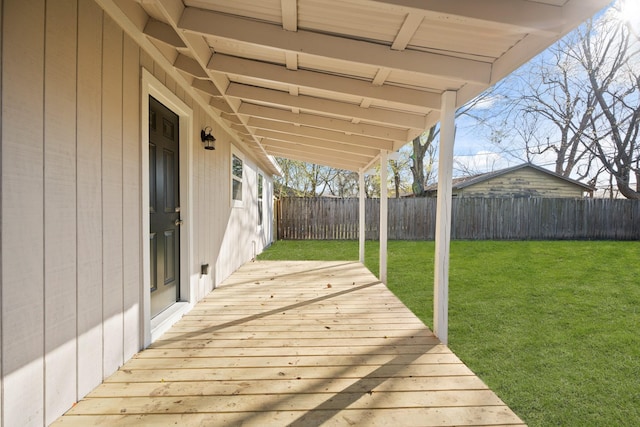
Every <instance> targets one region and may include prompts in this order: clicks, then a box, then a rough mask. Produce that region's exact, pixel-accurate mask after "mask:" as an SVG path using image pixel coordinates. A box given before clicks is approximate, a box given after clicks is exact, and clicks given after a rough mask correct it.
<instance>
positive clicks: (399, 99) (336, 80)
mask: <svg viewBox="0 0 640 427" xmlns="http://www.w3.org/2000/svg"><path fill="white" fill-rule="evenodd" d="M207 68H208V69H209V70H211V71H216V72H221V73H225V74H233V75H236V76H244V77H250V78H254V79H258V80H261V81H265V82H276V83H284V84H288V85H294V86H299V87H303V88H309V89H318V90H323V91H327V92H338V93H343V94H347V95H353V96H359V97H362V98H371V99H374V100H377V101H382V102H392V103H395V104H406V105H411V106H414V107H424V108H429V109H432V110H434V109H439V108H440V95H438V94H436V93H433V92H425V91H422V90H415V89H407V88H402V87H396V86H375V85H373V84H371V83H369V82H367V81H364V80H356V79H352V78H348V77H342V76H335V75H330V74H326V73H319V72H315V71H307V70H297V71H291V70H287V69H286V68H284V67H282V66H279V65H275V64H268V63H266V62H260V61H253V60H250V59H243V58H238V57H234V56H228V55H220V54H214V55H212V56H211V60H210V61H209V64H208V65H207Z"/></svg>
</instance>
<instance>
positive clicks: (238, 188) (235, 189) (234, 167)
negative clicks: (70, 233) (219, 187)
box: [231, 154, 243, 206]
mask: <svg viewBox="0 0 640 427" xmlns="http://www.w3.org/2000/svg"><path fill="white" fill-rule="evenodd" d="M242 167H243V165H242V159H241V158H240V157H238V156H236V155H235V154H233V155H232V157H231V201H232V203H233V205H234V206H241V205H242Z"/></svg>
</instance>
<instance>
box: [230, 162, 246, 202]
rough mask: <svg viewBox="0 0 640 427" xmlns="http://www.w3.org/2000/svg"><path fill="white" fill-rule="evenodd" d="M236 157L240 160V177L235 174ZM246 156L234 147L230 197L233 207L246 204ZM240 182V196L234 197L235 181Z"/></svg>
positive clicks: (231, 163) (231, 164)
mask: <svg viewBox="0 0 640 427" xmlns="http://www.w3.org/2000/svg"><path fill="white" fill-rule="evenodd" d="M235 159H238V161H240V175H241V176H240V177H238V176H237V175H236V174H235V170H234V169H235V168H234V163H235ZM244 163H245V161H244V156H242V155H241V154H240V153H239V152H238V151H237V150H235V149H232V150H231V155H230V157H229V199H230V201H231V207H233V208H241V207H243V206H244V186H245V175H246V173H245V167H244ZM236 182H237V183H239V184H240V198H239V199H236V198H234V191H233V188H234V183H236Z"/></svg>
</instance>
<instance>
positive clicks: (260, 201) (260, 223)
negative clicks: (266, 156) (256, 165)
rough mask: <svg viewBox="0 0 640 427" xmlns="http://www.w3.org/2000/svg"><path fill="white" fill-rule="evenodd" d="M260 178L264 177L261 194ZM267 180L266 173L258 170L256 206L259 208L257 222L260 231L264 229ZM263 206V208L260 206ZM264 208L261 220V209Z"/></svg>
mask: <svg viewBox="0 0 640 427" xmlns="http://www.w3.org/2000/svg"><path fill="white" fill-rule="evenodd" d="M260 177H262V193H259V189H260ZM266 183H267V180H266V179H265V177H264V173H263V172H262V171H261V170H260V169H258V171H257V173H256V196H257V197H256V206H257V214H258V217H257V218H256V222H257V224H258V231H260V230H262V228H263V227H264V198H265V197H264V194H265V193H266V188H265V184H266ZM260 204H262V206H260ZM261 207H262V218H260V211H261V210H260V208H261Z"/></svg>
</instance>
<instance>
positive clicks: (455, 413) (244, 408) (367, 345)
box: [54, 261, 524, 427]
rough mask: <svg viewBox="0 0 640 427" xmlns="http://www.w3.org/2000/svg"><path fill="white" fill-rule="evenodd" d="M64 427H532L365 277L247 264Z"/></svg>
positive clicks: (336, 266)
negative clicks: (450, 426)
mask: <svg viewBox="0 0 640 427" xmlns="http://www.w3.org/2000/svg"><path fill="white" fill-rule="evenodd" d="M54 425H56V426H58V425H59V426H67V425H71V426H88V425H109V426H114V425H115V426H119V425H120V426H141V425H154V426H166V425H179V426H240V425H242V426H260V427H265V426H320V425H323V426H449V425H456V426H499V425H500V426H505V425H518V426H523V425H524V423H523V422H522V420H520V419H519V418H518V417H517V416H516V415H515V414H514V413H513V412H512V411H511V410H510V409H509V408H508V407H507V406H506V405H505V404H504V403H503V402H502V401H501V400H500V399H499V398H498V397H497V396H496V395H495V394H494V393H493V392H492V391H491V390H489V389H488V388H487V386H486V385H485V384H484V383H483V382H482V381H481V380H480V379H479V378H477V377H476V376H475V375H474V374H473V372H471V371H470V370H469V369H468V368H467V367H466V366H465V365H464V364H463V363H462V362H461V361H460V360H459V359H458V358H457V357H456V356H455V355H454V354H453V353H452V352H451V351H450V350H449V349H448V348H447V347H446V346H444V345H442V344H441V343H440V342H439V341H438V339H437V338H436V337H435V336H434V335H433V333H432V332H431V331H430V330H429V329H428V328H427V327H426V326H425V325H424V324H423V323H422V322H421V321H420V320H419V319H418V318H416V317H415V316H414V315H413V314H412V313H411V312H410V311H409V310H408V309H407V308H406V307H405V306H404V305H403V304H402V303H401V302H400V301H399V300H398V299H397V298H396V297H395V296H394V295H393V294H392V293H391V292H390V291H389V290H388V289H387V288H386V286H384V284H382V283H380V282H379V281H378V280H377V279H376V278H375V277H374V276H373V275H372V274H371V273H370V272H369V271H368V270H367V269H366V268H364V267H363V266H362V265H361V264H359V263H355V262H312V261H304V262H275V261H260V262H254V263H249V264H246V265H245V266H243V267H242V268H240V269H239V270H238V271H237V272H236V273H234V274H233V275H232V276H231V277H230V278H229V279H228V280H226V281H225V282H224V283H223V284H222V285H221V286H220V287H218V289H216V290H214V291H213V292H212V293H211V294H210V295H209V296H207V298H205V299H204V300H203V301H201V302H200V303H198V304H197V305H196V307H195V308H194V309H193V310H192V311H191V312H189V313H188V314H187V315H185V316H184V317H183V319H182V320H181V321H180V322H178V323H177V324H176V325H175V326H174V327H173V328H171V329H170V330H169V331H168V332H167V333H166V334H165V335H163V336H162V337H161V338H160V339H159V340H158V341H156V342H155V343H153V344H152V345H151V346H150V347H149V348H148V349H146V350H144V351H142V352H141V353H139V354H137V355H136V356H135V357H134V358H133V359H131V360H130V361H128V362H127V363H126V364H125V365H124V366H123V367H122V368H121V369H120V370H119V371H118V372H116V373H115V374H114V375H112V376H111V377H109V378H108V379H107V380H106V381H105V382H104V383H103V384H102V385H101V386H99V387H98V388H96V389H95V390H94V391H93V392H92V393H90V394H89V395H88V396H87V397H86V398H85V399H84V400H82V401H81V402H79V403H78V404H76V405H75V406H74V407H73V408H72V409H70V410H69V411H68V412H67V414H65V415H64V416H63V417H61V418H59V419H58V420H57V422H56V423H55V424H54Z"/></svg>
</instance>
